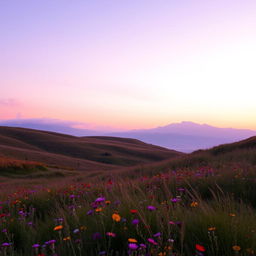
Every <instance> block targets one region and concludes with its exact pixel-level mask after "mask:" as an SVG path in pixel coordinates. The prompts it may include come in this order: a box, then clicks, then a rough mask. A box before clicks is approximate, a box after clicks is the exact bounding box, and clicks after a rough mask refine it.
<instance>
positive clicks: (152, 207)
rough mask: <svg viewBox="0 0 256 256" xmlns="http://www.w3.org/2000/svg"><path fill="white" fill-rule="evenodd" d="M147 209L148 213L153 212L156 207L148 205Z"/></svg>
mask: <svg viewBox="0 0 256 256" xmlns="http://www.w3.org/2000/svg"><path fill="white" fill-rule="evenodd" d="M147 209H148V210H149V211H155V210H156V207H155V206H153V205H149V206H148V207H147Z"/></svg>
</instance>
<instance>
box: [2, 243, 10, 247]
mask: <svg viewBox="0 0 256 256" xmlns="http://www.w3.org/2000/svg"><path fill="white" fill-rule="evenodd" d="M10 245H11V243H2V247H9V246H10Z"/></svg>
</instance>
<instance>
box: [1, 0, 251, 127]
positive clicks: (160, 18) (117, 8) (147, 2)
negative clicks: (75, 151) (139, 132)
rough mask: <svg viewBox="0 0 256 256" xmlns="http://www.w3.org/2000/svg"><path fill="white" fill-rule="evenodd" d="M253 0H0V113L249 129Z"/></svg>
mask: <svg viewBox="0 0 256 256" xmlns="http://www.w3.org/2000/svg"><path fill="white" fill-rule="evenodd" d="M255 13H256V1H255V0H215V1H210V0H201V1H199V0H191V1H189V0H187V1H185V0H176V1H174V0H154V1H152V0H129V1H126V0H123V1H120V0H108V1H105V0H101V1H99V0H93V1H86V0H76V1H70V0H54V1H53V0H37V1H35V0H23V1H20V0H8V1H5V0H2V1H1V0H0V120H6V119H15V118H17V119H18V118H23V119H24V118H54V119H60V120H69V121H74V122H81V123H87V124H91V125H95V126H99V127H115V128H120V129H139V128H151V127H156V126H162V125H166V124H169V123H174V122H180V121H184V120H185V121H193V122H197V123H208V124H211V125H215V126H218V127H233V128H249V129H256V100H255V94H256V73H255V66H256V63H255V62H256V47H255V45H256V15H255Z"/></svg>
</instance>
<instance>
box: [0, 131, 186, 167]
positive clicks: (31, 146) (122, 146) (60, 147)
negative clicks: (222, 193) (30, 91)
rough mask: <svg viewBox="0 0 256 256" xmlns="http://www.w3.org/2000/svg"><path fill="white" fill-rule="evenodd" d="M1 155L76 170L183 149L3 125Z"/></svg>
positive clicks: (120, 164)
mask: <svg viewBox="0 0 256 256" xmlns="http://www.w3.org/2000/svg"><path fill="white" fill-rule="evenodd" d="M0 155H2V156H5V157H11V158H13V159H18V160H27V161H38V162H42V163H44V164H46V165H50V166H58V167H62V168H66V167H68V168H73V169H77V170H112V169H116V168H120V167H127V166H134V165H137V164H145V163H151V162H155V161H161V160H164V159H167V158H172V157H177V156H180V155H182V153H179V152H176V151H173V150H168V149H165V148H161V147H158V146H154V145H150V144H146V143H143V142H141V141H139V140H135V139H124V138H115V137H75V136H70V135H65V134H59V133H54V132H46V131H39V130H32V129H24V128H13V127H0Z"/></svg>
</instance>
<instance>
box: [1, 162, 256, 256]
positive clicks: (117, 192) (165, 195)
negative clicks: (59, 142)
mask: <svg viewBox="0 0 256 256" xmlns="http://www.w3.org/2000/svg"><path fill="white" fill-rule="evenodd" d="M60 179H61V178H60ZM255 181H256V175H255V168H254V167H253V166H251V168H249V169H243V168H241V167H239V166H233V167H232V168H231V167H230V169H226V170H225V171H219V170H215V169H213V168H211V167H209V166H207V167H206V166H205V167H201V168H191V169H188V168H184V169H180V170H176V171H171V170H169V171H167V172H165V173H162V174H160V173H159V174H158V175H154V176H152V177H148V176H141V177H138V178H136V179H130V178H127V179H125V178H118V176H116V177H115V178H112V179H107V180H105V181H102V180H99V181H98V182H96V181H95V180H94V182H93V183H88V182H86V183H85V182H83V183H74V184H72V183H70V184H67V185H62V186H47V185H46V184H44V185H37V186H33V187H32V186H31V187H30V188H26V189H25V188H22V186H20V187H19V189H18V190H17V191H15V192H14V193H10V194H6V195H5V196H3V197H2V198H1V203H0V208H1V209H0V226H1V234H0V241H1V251H0V255H24V256H27V255H63V256H70V255H177V256H178V255H255V251H256V217H255V216H256V209H255V207H256V191H255V190H256V186H255ZM4 185H5V184H1V186H4ZM6 190H8V187H6Z"/></svg>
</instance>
